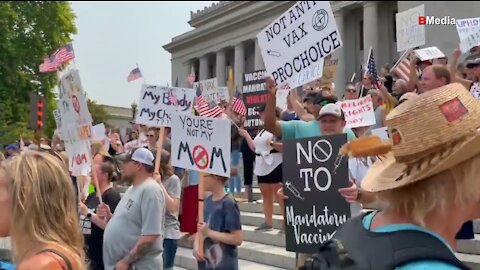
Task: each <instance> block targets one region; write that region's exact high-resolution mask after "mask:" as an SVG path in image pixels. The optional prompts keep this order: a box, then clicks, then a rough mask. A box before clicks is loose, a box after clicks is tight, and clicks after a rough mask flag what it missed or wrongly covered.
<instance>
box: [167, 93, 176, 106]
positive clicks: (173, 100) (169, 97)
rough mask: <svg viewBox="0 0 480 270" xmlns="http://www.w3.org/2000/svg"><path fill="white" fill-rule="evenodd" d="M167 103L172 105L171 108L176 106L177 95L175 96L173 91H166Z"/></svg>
mask: <svg viewBox="0 0 480 270" xmlns="http://www.w3.org/2000/svg"><path fill="white" fill-rule="evenodd" d="M168 94H169V95H168V101H170V103H171V104H172V105H173V106H178V98H177V94H175V93H174V92H173V89H170V90H169V91H168Z"/></svg>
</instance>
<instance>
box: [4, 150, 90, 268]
mask: <svg viewBox="0 0 480 270" xmlns="http://www.w3.org/2000/svg"><path fill="white" fill-rule="evenodd" d="M74 197H75V196H74V193H73V187H72V184H71V181H70V179H69V177H68V174H67V168H65V165H64V164H63V163H62V162H61V161H60V160H59V159H57V158H55V157H54V156H52V155H49V154H46V153H40V152H36V151H27V152H25V153H23V154H21V155H20V156H18V157H15V158H13V159H12V160H11V162H9V163H7V164H4V163H2V164H0V209H2V211H0V213H1V214H0V237H6V236H9V235H10V236H11V240H12V253H13V257H14V261H15V263H17V265H18V266H17V269H18V270H27V269H28V270H30V269H39V270H84V269H86V266H85V263H84V262H85V254H84V250H83V237H82V234H81V232H80V230H79V228H78V224H79V219H78V216H77V204H76V201H75V200H74Z"/></svg>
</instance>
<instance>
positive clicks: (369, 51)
mask: <svg viewBox="0 0 480 270" xmlns="http://www.w3.org/2000/svg"><path fill="white" fill-rule="evenodd" d="M371 55H372V46H370V50H368V57H367V62H365V64H366V65H365V66H364V68H365V71H364V72H363V76H364V77H365V75H367V72H368V61H369V60H370V56H371ZM362 79H363V78H362ZM364 89H365V87H364V86H363V83H362V91H361V92H360V96H359V97H363V91H364Z"/></svg>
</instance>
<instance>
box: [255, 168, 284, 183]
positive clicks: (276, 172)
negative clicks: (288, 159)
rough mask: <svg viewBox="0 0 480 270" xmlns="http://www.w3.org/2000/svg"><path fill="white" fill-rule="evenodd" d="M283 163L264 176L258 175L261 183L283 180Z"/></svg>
mask: <svg viewBox="0 0 480 270" xmlns="http://www.w3.org/2000/svg"><path fill="white" fill-rule="evenodd" d="M282 170H283V168H282V164H280V165H278V166H277V167H276V168H275V169H273V171H272V172H270V173H269V174H267V175H264V176H258V175H257V179H258V183H259V184H278V183H282V181H283V172H282Z"/></svg>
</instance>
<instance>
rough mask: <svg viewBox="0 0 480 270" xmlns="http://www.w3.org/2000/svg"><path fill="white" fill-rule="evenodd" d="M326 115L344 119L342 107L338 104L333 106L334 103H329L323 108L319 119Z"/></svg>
mask: <svg viewBox="0 0 480 270" xmlns="http://www.w3.org/2000/svg"><path fill="white" fill-rule="evenodd" d="M325 115H332V116H335V117H338V118H342V119H343V114H342V109H340V107H339V106H338V105H337V104H333V103H329V104H327V105H325V106H323V107H322V109H321V110H320V113H319V115H318V117H319V118H320V117H322V116H325Z"/></svg>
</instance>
